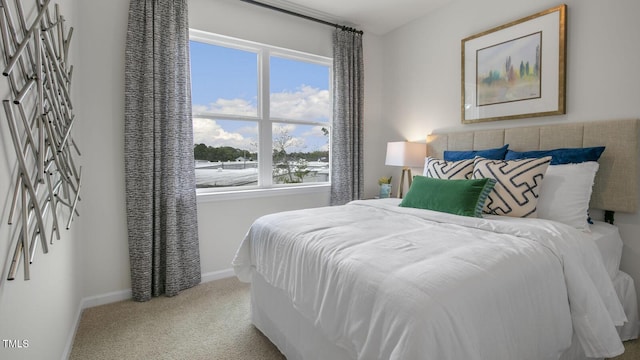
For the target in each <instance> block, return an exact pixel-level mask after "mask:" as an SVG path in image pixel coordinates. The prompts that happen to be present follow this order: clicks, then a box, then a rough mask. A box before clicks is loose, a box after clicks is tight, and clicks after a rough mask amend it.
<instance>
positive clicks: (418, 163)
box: [385, 141, 427, 198]
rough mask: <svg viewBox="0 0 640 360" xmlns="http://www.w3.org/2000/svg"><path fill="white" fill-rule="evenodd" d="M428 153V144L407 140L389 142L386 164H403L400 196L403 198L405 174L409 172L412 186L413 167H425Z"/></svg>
mask: <svg viewBox="0 0 640 360" xmlns="http://www.w3.org/2000/svg"><path fill="white" fill-rule="evenodd" d="M426 154H427V144H422V143H412V142H407V141H394V142H388V143H387V159H386V161H385V165H391V166H402V176H401V177H400V189H399V191H398V198H402V195H403V189H404V177H405V174H406V173H408V176H407V177H408V180H409V187H411V181H412V179H413V176H411V168H412V167H423V166H424V158H425V156H426Z"/></svg>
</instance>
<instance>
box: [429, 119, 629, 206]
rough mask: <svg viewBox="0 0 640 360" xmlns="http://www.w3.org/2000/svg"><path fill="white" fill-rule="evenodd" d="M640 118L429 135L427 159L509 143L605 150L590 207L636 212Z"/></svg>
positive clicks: (529, 147)
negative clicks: (601, 147)
mask: <svg viewBox="0 0 640 360" xmlns="http://www.w3.org/2000/svg"><path fill="white" fill-rule="evenodd" d="M638 130H639V120H637V119H632V120H607V121H594V122H583V123H571V124H558V125H540V126H528V127H517V128H506V129H492V130H477V131H464V132H438V131H434V133H433V134H431V135H429V136H428V137H427V156H431V157H434V158H442V156H443V153H444V151H445V150H483V149H489V148H496V147H500V146H503V145H505V144H509V149H512V150H515V151H527V150H549V149H554V148H571V147H590V146H605V147H606V148H605V151H604V153H603V154H602V156H601V157H600V160H599V161H598V163H599V164H600V168H599V170H598V173H597V175H596V179H595V184H594V187H593V194H592V195H591V203H590V206H591V208H594V209H602V210H611V211H621V212H627V213H634V212H636V211H637V208H638V204H637V203H638V167H639V165H638V161H639V155H638V151H639V148H638Z"/></svg>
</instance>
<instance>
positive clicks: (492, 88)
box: [476, 31, 542, 106]
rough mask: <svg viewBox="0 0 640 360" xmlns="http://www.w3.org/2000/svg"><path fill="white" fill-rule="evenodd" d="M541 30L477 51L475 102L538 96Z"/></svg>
mask: <svg viewBox="0 0 640 360" xmlns="http://www.w3.org/2000/svg"><path fill="white" fill-rule="evenodd" d="M541 44H542V32H541V31H539V32H536V33H533V34H529V35H526V36H522V37H519V38H516V39H513V40H509V41H506V42H503V43H499V44H495V45H492V46H489V47H485V48H482V49H478V50H477V51H476V74H477V78H476V89H477V92H476V96H477V99H476V104H477V105H478V106H484V105H493V104H501V103H507V102H513V101H522V100H530V99H535V98H540V96H541V74H542V62H541V59H542V57H541V48H542V47H541Z"/></svg>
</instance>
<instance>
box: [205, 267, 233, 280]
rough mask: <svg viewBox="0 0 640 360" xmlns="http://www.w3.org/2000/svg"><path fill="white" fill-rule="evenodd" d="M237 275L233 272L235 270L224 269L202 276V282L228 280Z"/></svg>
mask: <svg viewBox="0 0 640 360" xmlns="http://www.w3.org/2000/svg"><path fill="white" fill-rule="evenodd" d="M235 275H236V273H234V272H233V269H224V270H220V271H214V272H210V273H206V274H202V282H203V283H206V282H210V281H214V280H220V279H226V278H230V277H233V276H235Z"/></svg>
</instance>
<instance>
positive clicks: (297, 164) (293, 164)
mask: <svg viewBox="0 0 640 360" xmlns="http://www.w3.org/2000/svg"><path fill="white" fill-rule="evenodd" d="M274 135H275V136H274V138H273V166H274V169H273V176H274V178H276V179H277V180H279V181H282V182H283V183H287V184H290V183H301V182H302V181H303V180H304V177H305V176H306V175H307V174H309V172H310V171H309V170H308V164H307V161H306V160H305V159H301V158H298V159H296V160H294V159H293V158H292V156H291V154H289V153H288V152H287V149H289V148H291V147H292V146H295V145H296V139H295V138H294V137H293V136H292V135H291V134H289V130H288V129H286V128H280V129H279V130H277V133H276V134H274Z"/></svg>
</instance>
